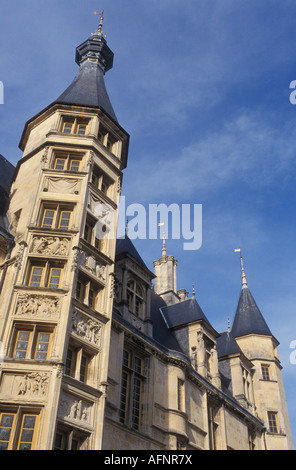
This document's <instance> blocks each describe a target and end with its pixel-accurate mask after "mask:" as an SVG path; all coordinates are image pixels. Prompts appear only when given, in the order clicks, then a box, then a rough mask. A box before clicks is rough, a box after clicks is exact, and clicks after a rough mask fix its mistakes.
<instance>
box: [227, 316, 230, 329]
mask: <svg viewBox="0 0 296 470" xmlns="http://www.w3.org/2000/svg"><path fill="white" fill-rule="evenodd" d="M227 323H228V324H227V333H230V320H229V317H228V322H227Z"/></svg>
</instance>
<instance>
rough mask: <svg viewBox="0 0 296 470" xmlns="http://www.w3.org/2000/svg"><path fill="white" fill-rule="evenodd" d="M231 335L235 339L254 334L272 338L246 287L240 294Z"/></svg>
mask: <svg viewBox="0 0 296 470" xmlns="http://www.w3.org/2000/svg"><path fill="white" fill-rule="evenodd" d="M231 333H232V336H233V337H234V338H237V337H238V336H245V335H249V334H252V333H253V334H259V335H267V336H272V333H271V331H270V329H269V327H268V326H267V323H266V321H265V320H264V318H263V315H262V313H261V312H260V310H259V308H258V306H257V304H256V302H255V300H254V298H253V296H252V294H251V292H250V289H249V288H248V287H247V286H246V285H244V286H243V288H242V290H241V293H240V297H239V301H238V305H237V309H236V313H235V317H234V320H233V325H232V329H231Z"/></svg>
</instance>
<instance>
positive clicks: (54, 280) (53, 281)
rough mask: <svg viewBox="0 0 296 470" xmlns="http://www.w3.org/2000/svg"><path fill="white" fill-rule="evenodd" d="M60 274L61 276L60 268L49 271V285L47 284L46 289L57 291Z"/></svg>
mask: <svg viewBox="0 0 296 470" xmlns="http://www.w3.org/2000/svg"><path fill="white" fill-rule="evenodd" d="M61 274H62V270H61V268H54V269H52V270H51V272H50V278H49V283H48V287H49V288H50V289H58V288H59V287H60V279H61Z"/></svg>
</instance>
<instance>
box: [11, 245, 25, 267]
mask: <svg viewBox="0 0 296 470" xmlns="http://www.w3.org/2000/svg"><path fill="white" fill-rule="evenodd" d="M19 245H20V248H19V251H18V254H17V256H16V260H15V263H14V266H15V267H17V268H21V266H22V263H23V259H24V252H25V248H26V247H27V246H28V245H27V243H26V242H24V241H22V242H20V243H19Z"/></svg>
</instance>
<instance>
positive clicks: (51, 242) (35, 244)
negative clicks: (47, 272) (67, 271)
mask: <svg viewBox="0 0 296 470" xmlns="http://www.w3.org/2000/svg"><path fill="white" fill-rule="evenodd" d="M68 249H69V240H68V239H67V238H60V237H41V236H40V237H39V236H36V237H34V238H33V240H32V245H31V249H30V252H31V253H38V254H45V255H53V256H66V255H67V254H68Z"/></svg>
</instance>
